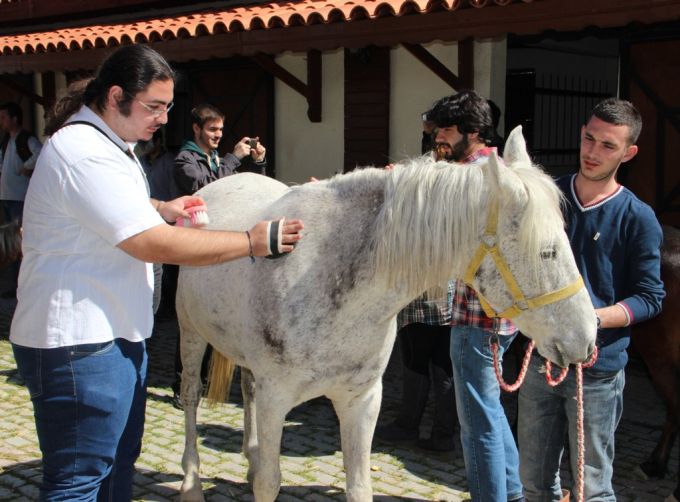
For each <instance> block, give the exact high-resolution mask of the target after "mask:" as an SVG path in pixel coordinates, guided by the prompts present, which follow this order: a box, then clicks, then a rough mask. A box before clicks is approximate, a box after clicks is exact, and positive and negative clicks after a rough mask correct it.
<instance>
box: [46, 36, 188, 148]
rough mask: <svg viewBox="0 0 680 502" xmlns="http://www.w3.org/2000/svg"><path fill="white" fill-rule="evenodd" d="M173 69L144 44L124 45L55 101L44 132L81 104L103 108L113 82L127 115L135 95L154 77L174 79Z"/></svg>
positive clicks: (54, 127)
mask: <svg viewBox="0 0 680 502" xmlns="http://www.w3.org/2000/svg"><path fill="white" fill-rule="evenodd" d="M175 77H176V74H175V71H174V70H173V69H172V68H171V67H170V65H169V64H168V62H167V61H166V60H165V58H164V57H163V56H161V55H160V54H159V53H158V52H156V51H155V50H153V49H152V48H151V47H149V46H148V45H141V44H140V45H126V46H124V47H121V48H120V49H118V50H117V51H116V52H114V53H113V54H111V55H110V56H109V57H108V58H106V59H105V60H104V62H103V63H102V64H101V66H100V67H99V70H98V71H97V74H96V76H95V77H94V78H92V79H90V80H84V81H79V82H76V83H74V84H72V85H71V86H70V87H69V90H68V93H67V95H66V96H64V97H63V98H62V99H60V100H59V102H57V103H56V104H55V106H54V108H53V110H52V111H51V112H50V114H49V116H48V118H47V124H46V126H45V134H46V135H48V136H49V135H51V134H53V133H54V132H55V131H56V130H57V129H59V128H60V127H61V126H62V125H63V124H64V122H66V119H68V118H69V117H70V116H71V115H73V114H74V113H75V112H76V111H78V109H79V108H80V107H81V106H82V105H84V104H85V105H88V106H90V107H92V108H95V109H96V110H98V111H100V112H103V111H104V107H105V105H106V98H107V95H108V92H109V89H110V88H111V87H112V86H114V85H117V86H119V87H120V88H121V89H123V99H122V100H121V101H119V103H118V106H119V107H120V111H121V113H122V114H123V115H126V116H127V115H129V113H130V105H131V104H132V100H133V99H134V97H135V95H137V94H138V93H139V92H142V91H143V90H144V89H146V88H147V87H148V86H149V84H150V83H151V82H153V81H155V80H173V81H174V80H175Z"/></svg>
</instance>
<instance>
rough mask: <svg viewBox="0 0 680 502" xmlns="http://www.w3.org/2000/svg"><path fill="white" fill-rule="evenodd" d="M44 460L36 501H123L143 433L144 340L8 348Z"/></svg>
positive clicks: (128, 491)
mask: <svg viewBox="0 0 680 502" xmlns="http://www.w3.org/2000/svg"><path fill="white" fill-rule="evenodd" d="M12 348H13V350H14V357H15V359H16V362H17V367H18V369H19V373H20V375H21V377H22V378H23V379H24V380H25V381H26V386H27V387H28V390H29V392H30V395H31V401H33V412H34V415H35V424H36V430H37V433H38V441H39V443H40V450H41V451H42V455H43V459H42V460H43V481H42V486H41V488H40V500H43V501H52V500H69V501H75V500H81V501H85V500H87V501H93V500H102V501H116V502H124V501H125V502H128V501H130V500H131V499H132V478H133V476H134V464H135V460H136V459H137V457H138V456H139V453H140V451H141V446H142V434H143V432H144V412H145V406H146V368H147V355H146V347H145V343H144V342H137V343H133V342H128V341H127V340H123V339H117V340H115V341H112V342H106V343H93V344H83V345H74V346H71V347H61V348H56V349H34V348H29V347H22V346H19V345H12Z"/></svg>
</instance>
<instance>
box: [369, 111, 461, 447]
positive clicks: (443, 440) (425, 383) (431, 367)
mask: <svg viewBox="0 0 680 502" xmlns="http://www.w3.org/2000/svg"><path fill="white" fill-rule="evenodd" d="M428 113H429V112H425V113H423V115H422V120H423V136H422V142H421V148H422V153H423V154H429V155H432V156H435V153H434V152H433V147H434V136H433V132H434V130H435V125H434V123H433V122H431V121H430V119H429V117H428ZM439 160H441V159H439ZM452 289H453V282H449V287H448V291H447V294H446V295H445V296H444V297H443V298H430V297H428V294H427V293H424V294H423V295H422V296H421V297H420V298H418V299H416V300H414V301H413V302H411V303H410V304H409V305H407V306H406V307H405V308H404V309H403V310H402V311H401V312H399V315H398V317H397V326H398V327H399V331H398V332H397V339H398V340H399V349H400V353H401V359H402V368H403V373H402V395H401V403H400V406H399V414H398V415H397V417H396V419H395V420H394V421H392V422H390V423H389V424H386V425H382V426H378V427H377V428H376V430H375V436H376V437H377V438H378V439H380V440H382V441H386V442H398V441H409V440H417V445H418V446H419V447H421V448H424V449H426V450H433V451H451V450H453V449H454V448H455V427H456V422H457V421H458V420H457V416H456V396H455V390H454V386H453V369H452V367H451V358H450V356H449V341H450V339H451V335H450V331H451V328H450V324H451V293H452ZM430 386H432V387H433V388H434V414H433V417H432V429H431V431H430V435H429V437H427V438H419V436H420V422H421V419H422V417H423V413H424V411H425V407H426V405H427V401H428V397H429V394H430Z"/></svg>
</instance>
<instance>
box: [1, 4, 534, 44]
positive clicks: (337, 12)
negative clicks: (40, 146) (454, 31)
mask: <svg viewBox="0 0 680 502" xmlns="http://www.w3.org/2000/svg"><path fill="white" fill-rule="evenodd" d="M0 1H1V0H0ZM532 1H533V0H301V1H290V2H272V3H266V4H257V5H252V4H251V5H244V6H239V7H233V8H228V9H221V10H209V11H204V12H196V13H191V14H186V15H178V16H169V17H163V16H159V17H154V18H150V19H145V20H137V21H130V22H117V23H110V24H90V25H87V26H82V27H76V28H61V29H55V30H53V31H41V32H34V33H25V34H13V35H0V53H1V54H3V55H20V54H30V53H45V52H55V51H58V52H62V51H69V50H79V49H89V48H103V47H111V46H118V45H120V44H123V43H131V42H155V41H160V40H172V39H186V38H194V37H201V36H206V35H215V34H222V33H233V32H241V31H255V30H267V29H277V28H285V27H292V26H311V25H316V24H330V23H338V22H347V21H354V20H361V19H374V18H382V17H400V16H404V15H409V14H418V13H429V12H439V11H447V10H448V11H452V10H456V9H461V8H470V7H476V8H482V7H485V6H490V5H498V6H504V5H508V4H510V3H521V2H526V3H530V2H532Z"/></svg>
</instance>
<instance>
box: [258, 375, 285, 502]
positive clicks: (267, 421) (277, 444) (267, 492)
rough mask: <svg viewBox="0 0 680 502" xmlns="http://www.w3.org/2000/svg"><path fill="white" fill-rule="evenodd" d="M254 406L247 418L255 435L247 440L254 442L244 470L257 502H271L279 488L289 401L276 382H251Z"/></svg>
mask: <svg viewBox="0 0 680 502" xmlns="http://www.w3.org/2000/svg"><path fill="white" fill-rule="evenodd" d="M255 387H256V394H255V405H254V406H253V409H252V410H251V411H250V413H252V414H253V415H255V413H253V412H254V409H255V407H257V414H256V415H255V417H254V419H253V417H252V416H251V420H253V422H254V423H255V424H256V426H257V427H256V428H257V433H256V435H252V434H251V436H250V438H249V440H250V439H251V438H252V441H253V442H254V444H255V447H254V449H253V450H252V451H251V453H253V452H254V455H253V456H252V458H254V459H255V463H254V464H251V467H249V469H248V475H249V476H251V475H252V478H253V481H252V485H253V493H254V494H255V500H256V501H257V502H273V501H274V500H275V499H276V496H277V495H278V494H279V490H280V488H281V466H280V464H279V455H280V454H281V435H282V433H283V422H284V420H285V418H286V413H288V411H290V409H291V408H292V407H293V403H292V402H291V401H290V399H288V398H287V397H286V395H285V392H284V390H283V388H282V387H281V386H280V385H275V384H272V383H271V382H259V381H256V382H255Z"/></svg>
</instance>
